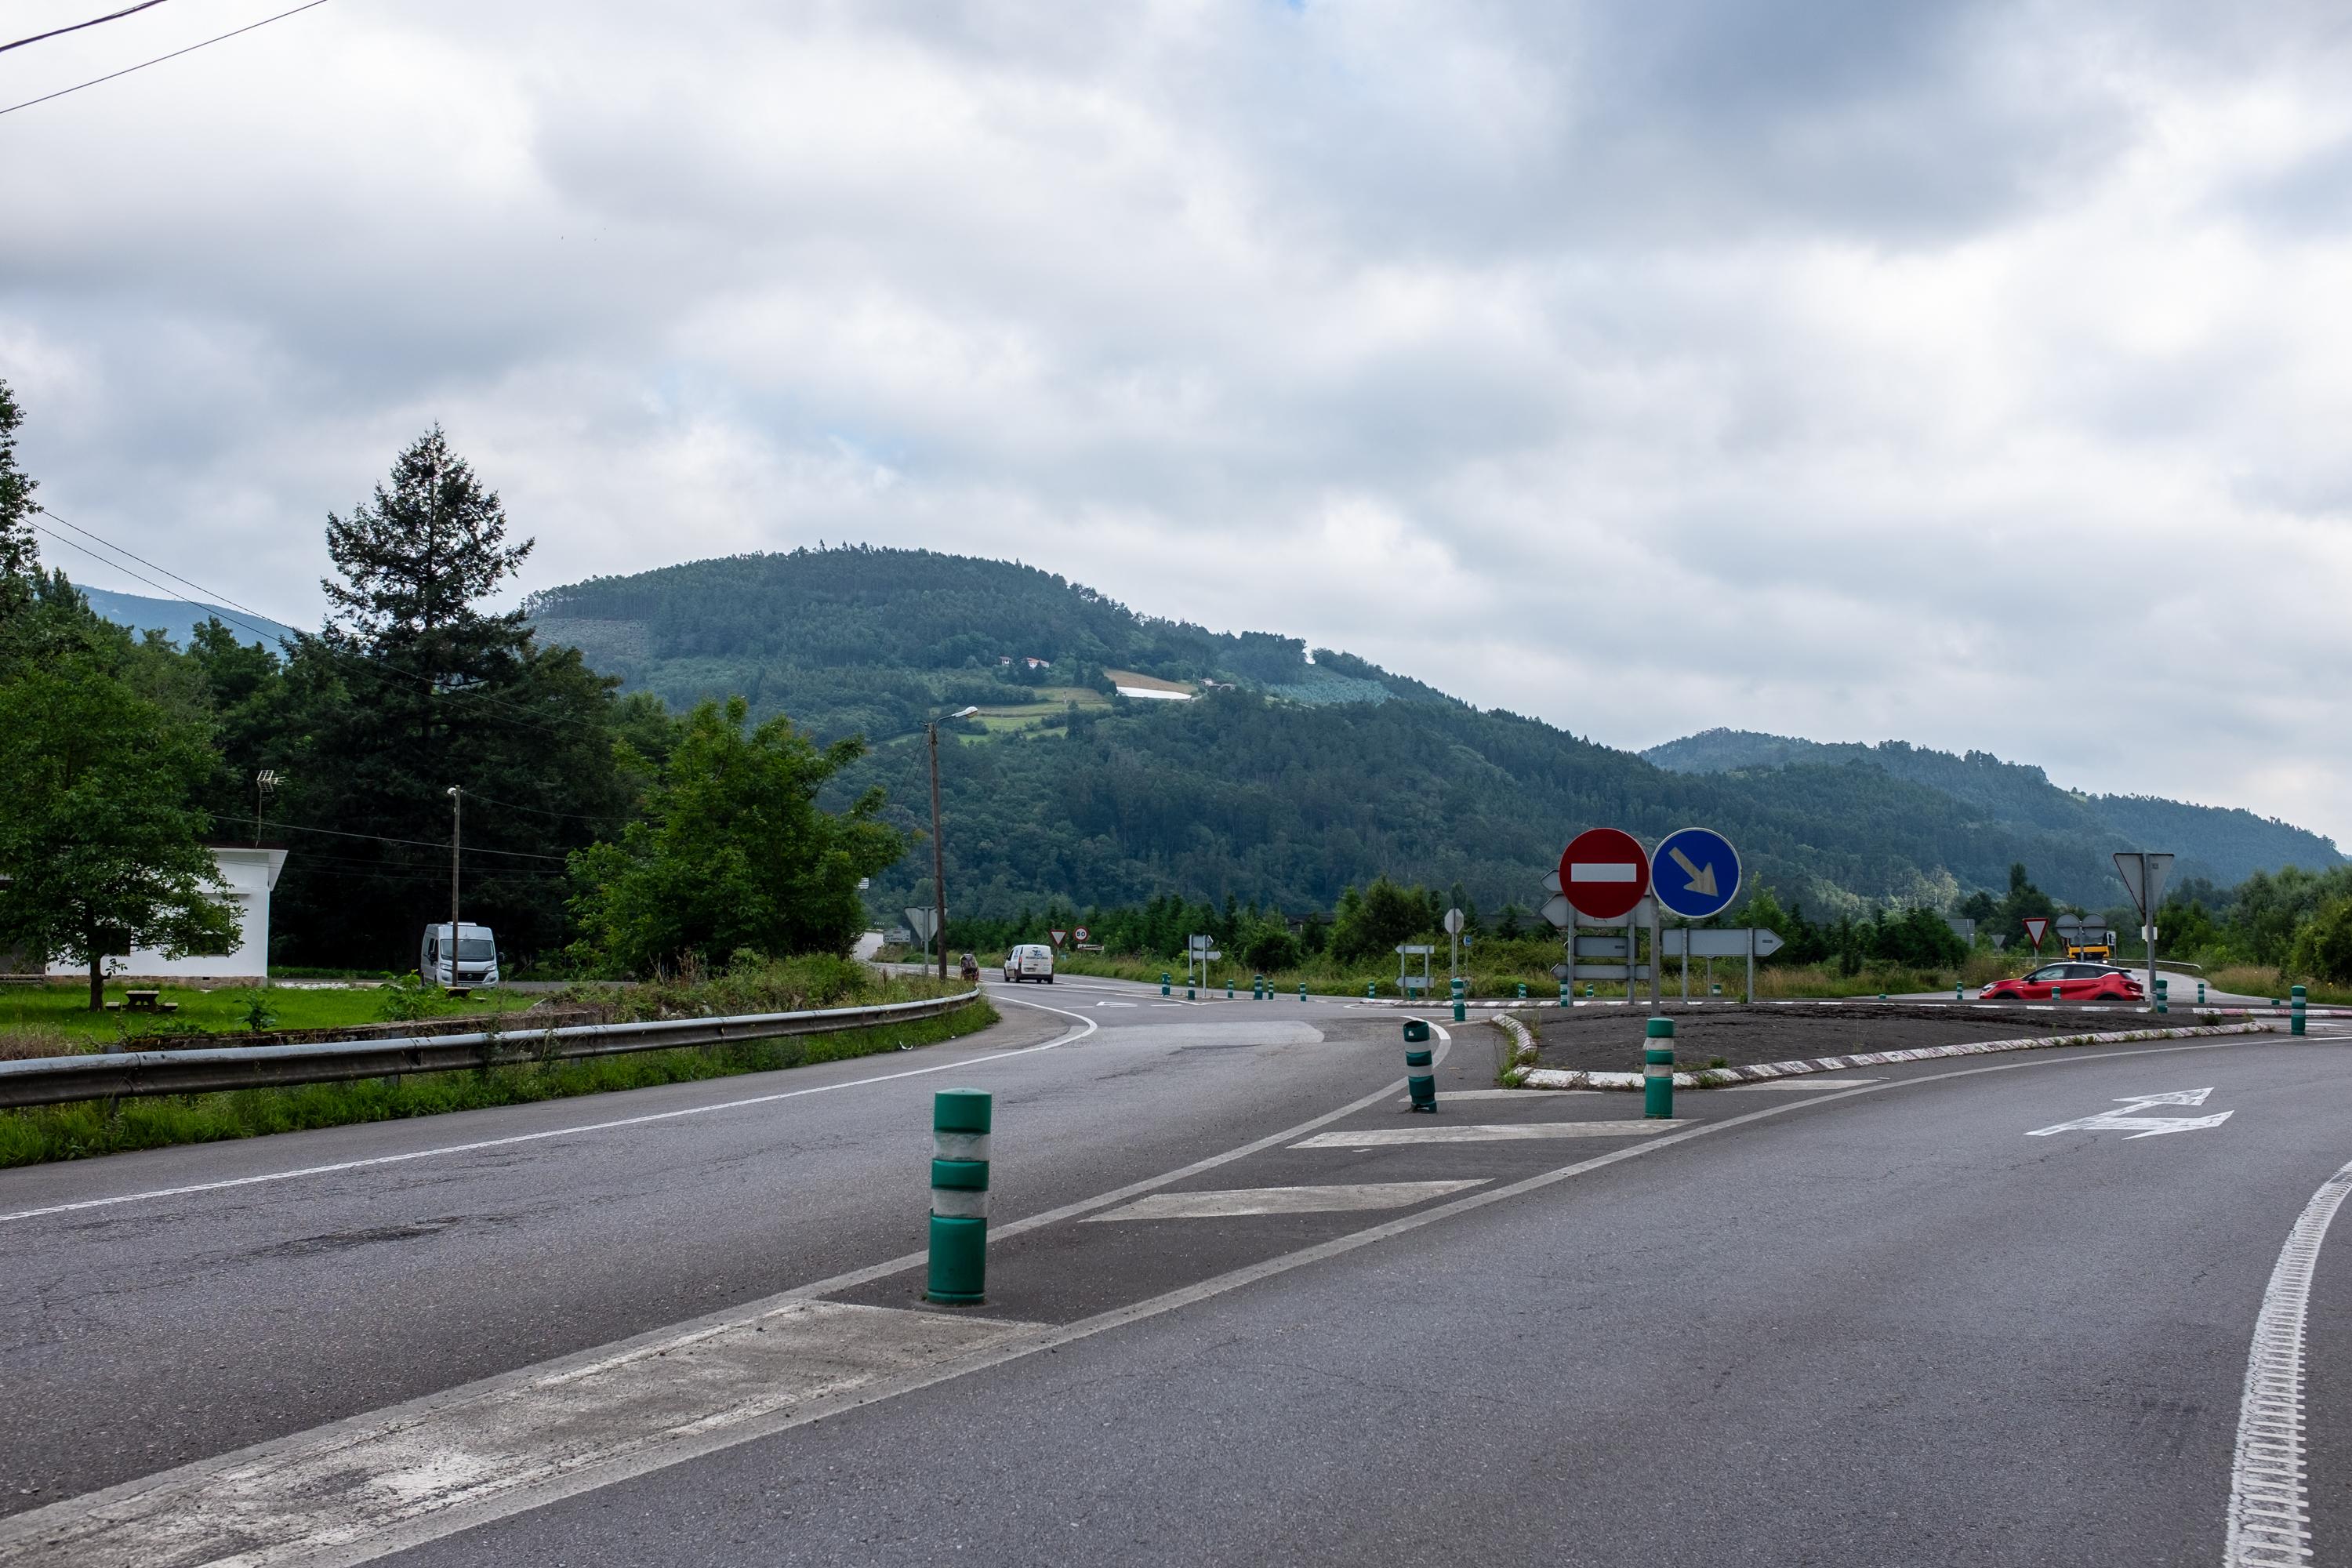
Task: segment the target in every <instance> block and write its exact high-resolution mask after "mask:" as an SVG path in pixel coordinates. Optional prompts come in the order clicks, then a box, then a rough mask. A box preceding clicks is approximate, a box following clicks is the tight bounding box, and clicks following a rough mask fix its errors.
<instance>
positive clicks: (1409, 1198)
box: [1084, 1176, 1494, 1225]
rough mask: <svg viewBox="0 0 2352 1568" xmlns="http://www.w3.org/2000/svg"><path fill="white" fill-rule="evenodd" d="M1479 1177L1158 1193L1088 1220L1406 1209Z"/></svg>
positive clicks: (1480, 1181) (1483, 1180) (1476, 1183)
mask: <svg viewBox="0 0 2352 1568" xmlns="http://www.w3.org/2000/svg"><path fill="white" fill-rule="evenodd" d="M1492 1180H1494V1178H1493V1177H1491V1176H1480V1177H1477V1178H1475V1179H1474V1180H1470V1181H1454V1182H1358V1183H1355V1184H1352V1185H1348V1186H1332V1187H1243V1188H1238V1189H1235V1190H1233V1191H1229V1192H1218V1193H1154V1194H1151V1195H1150V1197H1145V1198H1138V1199H1137V1200H1136V1201H1135V1202H1133V1203H1131V1204H1129V1205H1127V1206H1126V1207H1124V1208H1115V1209H1113V1210H1111V1211H1110V1212H1109V1213H1108V1214H1095V1215H1087V1217H1086V1220H1085V1222H1084V1223H1086V1224H1087V1225H1103V1224H1107V1223H1108V1222H1109V1221H1111V1220H1119V1219H1230V1218H1232V1217H1234V1215H1256V1214H1339V1213H1342V1212H1347V1211H1351V1210H1356V1209H1402V1208H1411V1207H1412V1205H1415V1204H1420V1203H1427V1202H1428V1201H1429V1200H1430V1199H1432V1198H1442V1197H1444V1196H1446V1195H1447V1194H1451V1193H1459V1192H1465V1191H1467V1190H1468V1189H1469V1188H1472V1187H1483V1186H1485V1185H1486V1184H1487V1183H1488V1182H1490V1181H1492Z"/></svg>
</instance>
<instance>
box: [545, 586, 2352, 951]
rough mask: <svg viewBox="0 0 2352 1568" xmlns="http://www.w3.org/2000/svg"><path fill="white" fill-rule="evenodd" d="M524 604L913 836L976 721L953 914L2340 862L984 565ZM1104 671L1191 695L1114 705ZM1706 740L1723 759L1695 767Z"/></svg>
mask: <svg viewBox="0 0 2352 1568" xmlns="http://www.w3.org/2000/svg"><path fill="white" fill-rule="evenodd" d="M530 613H531V616H532V617H533V622H534V625H535V626H536V627H537V629H538V631H539V633H540V635H541V637H542V638H545V639H548V640H551V641H557V642H571V643H573V644H575V645H576V646H578V647H580V648H581V649H582V650H583V654H584V655H585V657H586V658H587V660H588V662H589V663H590V664H591V665H592V666H593V667H595V668H598V669H600V670H603V671H605V672H607V673H611V674H614V675H619V676H621V677H623V678H624V679H625V680H626V681H627V682H628V683H629V684H630V686H632V687H634V688H642V689H646V690H650V691H652V692H654V693H656V694H657V695H659V696H660V697H662V698H663V699H664V700H666V701H667V702H669V703H670V704H671V705H672V706H674V707H675V706H682V705H685V704H687V703H689V702H691V701H693V700H698V699H699V698H702V697H706V696H718V695H724V694H726V693H728V692H730V691H740V692H741V693H743V694H744V695H745V696H746V697H748V698H749V699H750V700H751V708H752V711H753V712H754V713H755V714H762V715H764V714H769V713H774V712H779V711H781V712H785V713H789V714H790V715H791V716H792V717H793V720H794V721H796V722H798V723H800V724H801V725H803V726H804V727H806V728H807V729H809V730H811V731H814V732H815V734H816V735H817V736H818V737H819V738H820V739H825V740H830V739H833V738H835V737H838V736H840V735H843V734H847V733H851V732H859V733H864V734H866V736H868V737H869V738H870V739H872V740H874V741H875V742H877V752H876V754H875V755H873V756H871V757H869V758H867V759H866V761H864V762H862V763H858V764H856V767H854V768H852V769H851V770H849V771H848V772H847V773H845V775H844V777H843V780H842V781H841V784H842V787H843V788H844V790H845V791H846V790H851V789H856V788H862V787H865V786H866V785H867V784H877V783H878V784H883V785H885V786H886V787H887V790H888V793H889V798H890V800H891V802H892V805H891V807H890V811H891V813H892V815H893V817H894V819H895V820H897V821H898V823H899V824H900V825H902V826H907V827H909V828H918V827H921V826H925V825H926V823H927V820H928V813H927V810H926V809H925V806H924V803H925V801H926V799H927V785H926V784H925V782H924V779H923V775H922V755H921V748H920V747H919V745H917V744H914V743H912V742H911V740H910V736H911V735H912V732H913V731H917V730H918V729H919V727H920V725H921V724H922V723H923V721H925V720H927V719H929V718H931V717H934V716H935V715H938V714H940V713H941V712H944V711H948V710H953V709H957V708H961V707H965V706H976V707H978V708H979V709H981V710H982V711H981V713H980V714H979V715H977V716H975V717H973V718H971V719H966V720H962V721H951V722H950V723H948V724H946V725H944V726H943V730H944V731H945V732H946V733H947V734H949V735H950V736H952V737H953V738H954V739H955V740H956V741H957V742H959V743H958V744H957V745H956V746H955V747H954V748H953V749H951V750H950V751H949V752H947V754H946V755H945V757H944V758H943V761H942V764H941V788H942V792H943V795H944V797H945V801H946V808H947V816H948V822H949V827H948V833H947V844H948V857H949V869H948V876H949V881H950V888H951V889H952V890H953V892H954V894H955V899H956V902H957V905H958V907H959V908H961V909H962V910H966V911H967V912H969V913H973V914H987V913H1002V912H1009V911H1011V910H1013V909H1015V908H1017V907H1018V906H1020V905H1022V904H1024V903H1028V902H1032V901H1034V900H1039V899H1042V898H1050V897H1060V898H1066V899H1069V900H1075V901H1076V902H1078V903H1080V904H1086V903H1097V902H1099V903H1106V904H1108V903H1125V902H1140V901H1143V900H1149V899H1150V898H1152V897H1154V896H1156V895H1158V894H1160V893H1164V892H1172V893H1177V894H1181V895H1184V896H1188V897H1192V898H1205V899H1211V900H1220V901H1222V900H1223V899H1224V898H1226V897H1228V896H1232V897H1234V898H1238V899H1240V900H1244V902H1247V901H1251V900H1264V901H1265V902H1267V903H1269V904H1273V905H1277V906H1280V907H1283V908H1287V909H1293V910H1323V909H1328V908H1330V907H1331V906H1332V904H1333V903H1334V901H1335V900H1337V899H1338V897H1339V893H1340V891H1341V889H1344V888H1345V887H1347V886H1348V885H1349V884H1350V883H1361V882H1363V881H1365V880H1367V879H1370V878H1371V877H1373V876H1375V875H1378V874H1381V873H1383V872H1387V873H1392V874H1395V875H1399V876H1402V877H1405V878H1408V879H1412V880H1415V881H1425V882H1436V883H1450V882H1453V881H1460V882H1461V883H1463V884H1464V886H1465V887H1466V888H1467V889H1470V890H1471V892H1472V893H1473V894H1474V895H1475V897H1476V898H1478V899H1479V900H1481V901H1482V902H1485V903H1486V905H1487V906H1488V907H1494V906H1496V905H1499V904H1500V903H1502V902H1503V901H1505V900H1518V901H1521V902H1527V901H1530V900H1534V899H1536V898H1537V896H1538V880H1539V879H1540V878H1541V876H1542V874H1543V871H1544V870H1545V868H1547V866H1549V864H1550V863H1551V862H1552V861H1553V860H1554V859H1555V858H1557V856H1558V854H1559V845H1560V843H1561V841H1562V840H1563V838H1564V837H1566V835H1568V834H1569V833H1570V832H1573V831H1574V830H1576V829H1577V828H1580V827H1583V826H1591V825H1592V824H1595V823H1614V824H1617V825H1620V826H1624V827H1627V828H1630V829H1632V830H1633V831H1636V832H1639V833H1642V834H1644V835H1648V836H1653V837H1654V836H1656V835H1660V834H1663V833H1665V832H1668V831H1670V830H1672V829H1674V828H1675V827H1679V826H1685V825H1686V824H1689V823H1694V822H1704V823H1706V824H1707V825H1709V826H1715V827H1717V828H1719V829H1721V830H1723V831H1725V832H1727V833H1728V834H1729V835H1730V836H1731V837H1732V838H1733V839H1734V840H1735V841H1736V842H1737V843H1738V844H1739V846H1740V847H1741V849H1742V851H1743V853H1744V854H1745V855H1746V857H1747V858H1748V875H1749V878H1750V879H1751V882H1752V883H1756V884H1759V885H1760V884H1762V883H1770V884H1773V885H1775V886H1777V887H1778V888H1779V889H1780V890H1781V892H1782V894H1783V896H1784V897H1787V898H1790V899H1794V900H1801V901H1803V902H1805V903H1807V904H1808V905H1809V906H1810V907H1811V908H1812V909H1814V910H1820V911H1823V912H1835V911H1837V910H1841V909H1852V908H1855V907H1858V906H1860V905H1862V904H1864V903H1885V902H1890V901H1897V900H1903V901H1911V900H1917V901H1928V902H1934V903H1937V904H1938V905H1944V904H1948V903H1949V902H1950V901H1952V900H1956V899H1957V898H1958V896H1959V895H1960V894H1961V893H1963V892H1965V891H1967V890H1969V889H1978V888H2000V887H2002V886H2005V885H2006V880H2007V877H2008V872H2009V868H2010V867H2011V865H2013V864H2016V863H2018V862H2024V863H2025V864H2027V865H2029V866H2031V867H2032V869H2033V875H2034V877H2035V879H2036V880H2037V881H2039V882H2040V883H2041V885H2042V886H2043V887H2044V888H2046V889H2049V890H2050V891H2051V892H2052V893H2053V895H2055V896H2057V897H2059V898H2061V899H2065V900H2072V901H2076V902H2082V903H2085V904H2088V905H2091V906H2093V907H2097V906H2100V905H2103V904H2105V903H2106V902H2108V901H2111V900H2112V898H2113V896H2114V891H2115V889H2114V873H2113V870H2112V868H2111V867H2110V866H2109V863H2108V858H2107V857H2108V855H2109V853H2110V852H2111V851H2112V850H2113V849H2115V848H2116V847H2124V845H2125V844H2126V840H2129V839H2133V838H2134V837H2135V835H2136V834H2137V833H2138V832H2139V831H2140V830H2141V829H2142V827H2143V826H2145V827H2146V828H2147V830H2150V831H2153V830H2154V829H2155V827H2156V826H2158V825H2157V824H2154V823H2149V822H2145V821H2143V820H2139V819H2135V820H2133V822H2132V824H2131V826H2129V827H2128V829H2126V827H2123V826H2117V824H2118V822H2119V821H2122V820H2123V815H2122V814H2124V813H2125V812H2126V811H2127V810H2130V809H2138V810H2139V811H2140V812H2141V813H2142V817H2143V818H2145V816H2146V815H2147V812H2148V811H2150V810H2152V809H2155V808H2158V807H2162V808H2164V809H2166V810H2168V811H2169V812H2170V813H2172V814H2174V815H2173V816H2171V817H2170V819H2168V820H2167V821H2165V822H2164V823H2163V824H2162V825H2161V826H2162V827H2163V829H2164V831H2165V834H2166V836H2167V838H2166V841H2167V843H2168V845H2170V846H2171V847H2175V848H2176V849H2177V850H2179V852H2180V853H2181V854H2182V857H2183V864H2182V868H2181V872H2182V874H2183V875H2184V876H2186V875H2203V876H2209V877H2211V878H2213V879H2216V880H2223V881H2228V880H2235V879H2239V878H2241V877H2242V876H2244V875H2245V874H2246V873H2247V871H2249V870H2251V869H2253V868H2256V867H2257V866H2267V867H2275V866H2278V865H2281V864H2286V863H2290V862H2298V861H2299V862H2300V863H2303V864H2306V865H2326V864H2334V863H2335V862H2336V859H2337V857H2336V854H2335V851H2334V849H2333V847H2332V846H2328V845H2326V842H2325V841H2324V840H2321V839H2318V838H2316V837H2313V836H2311V835H2309V834H2304V833H2300V832H2299V831H2297V830H2294V829H2292V828H2285V827H2284V826H2280V825H2268V824H2263V823H2261V822H2260V820H2259V819H2256V818H2253V817H2252V816H2249V815H2248V814H2246V813H2242V812H2240V813H2225V812H2210V811H2206V810H2204V809H2203V808H2200V807H2192V806H2181V805H2174V804H2173V803H2168V802H2136V803H2135V802H2117V803H2108V804H2109V805H2112V806H2113V809H2114V812H2115V813H2116V815H2115V816H2110V815H2108V814H2107V811H2106V809H2105V807H2103V806H2102V805H2101V804H2100V803H2096V802H2086V801H2085V800H2084V797H2080V796H2076V795H2070V794H2068V793H2067V792H2065V791H2063V790H2059V789H2056V788H2054V787H2053V786H2052V785H2051V784H2050V783H2049V782H2048V780H2047V779H2046V778H2045V777H2044V776H2043V775H2042V772H2041V770H2039V769H2037V768H2031V767H2022V766H2017V765H2014V764H2010V763H2001V762H2000V761H1999V760H1998V759H1994V758H1990V757H1986V756H1982V755H1980V754H1979V755H1971V756H1969V757H1967V758H1958V757H1951V756H1948V755H1947V754H1945V753H1941V752H1920V751H1916V750H1914V749H1912V748H1909V747H1888V748H1868V747H1853V748H1829V747H1814V746H1812V745H1811V743H1810V742H1778V741H1775V740H1774V738H1772V737H1753V738H1750V737H1742V736H1733V735H1730V732H1727V731H1718V732H1712V733H1711V734H1710V735H1708V736H1700V737H1694V738H1693V740H1692V741H1691V742H1677V745H1680V746H1683V747H1685V752H1683V753H1680V754H1677V755H1675V757H1674V758H1673V759H1672V760H1670V761H1669V763H1668V765H1666V766H1664V767H1661V766H1658V765H1655V763H1654V762H1653V761H1651V760H1645V759H1643V757H1639V756H1635V755H1633V754H1632V753H1630V752H1619V751H1614V750H1612V749H1610V748H1607V747H1603V746H1599V745H1595V744H1592V743H1591V742H1585V741H1581V740H1579V739H1577V738H1576V737H1575V736H1573V735H1570V734H1569V733H1567V732H1565V731H1561V730H1559V729H1556V728H1554V727H1552V726H1551V725H1549V724H1545V723H1541V722H1538V721H1533V720H1528V719H1523V718H1520V717H1517V716H1516V715H1513V714H1510V713H1507V712H1502V711H1499V710H1496V711H1486V712H1482V711H1480V710H1476V709H1474V708H1472V707H1470V706H1469V705H1467V704H1465V703H1463V702H1461V701H1458V700H1454V699H1453V698H1450V697H1447V696H1445V695H1444V693H1442V692H1439V691H1436V690H1434V689H1432V688H1430V687H1428V686H1425V685H1423V684H1422V683H1421V682H1418V681H1415V680H1412V679H1407V678H1404V677H1400V676H1397V675H1393V674H1391V673H1390V672H1388V671H1386V670H1383V669H1381V668H1378V667H1376V666H1373V665H1370V664H1369V663H1366V662H1365V661H1363V660H1360V659H1358V658H1352V657H1351V656H1349V655H1346V654H1343V653H1338V652H1334V651H1332V650H1328V649H1317V650H1315V652H1314V654H1313V656H1312V658H1311V659H1310V658H1309V657H1308V655H1307V650H1306V649H1305V647H1304V646H1303V645H1302V643H1301V642H1300V641H1299V640H1298V639H1297V638H1292V637H1281V636H1276V635H1270V634H1265V633H1244V634H1239V635H1234V634H1226V633H1218V632H1212V631H1208V630H1206V629H1204V628H1202V627H1200V626H1192V625H1190V624H1188V623H1183V622H1177V621H1166V620H1156V619H1152V618H1150V617H1147V616H1139V615H1137V614H1135V613H1134V612H1132V611H1130V610H1129V609H1128V608H1127V607H1126V606H1124V605H1119V604H1118V603H1116V602H1115V601H1113V600H1110V599H1108V598H1105V597H1104V596H1102V595H1098V594H1097V593H1095V592H1094V591H1092V590H1091V589H1087V588H1085V587H1081V586H1078V585H1076V584H1070V583H1067V582H1066V581H1065V580H1063V579H1062V578H1060V577H1057V576H1055V575H1052V574H1047V573H1045V572H1043V571H1040V570H1038V569H1036V568H1034V567H1029V566H1023V565H1018V564H1014V563H1006V562H997V561H981V560H971V559H965V558H961V557H955V556H948V555H940V554H935V553H932V552H922V551H898V550H877V549H870V548H866V547H852V548H842V549H833V550H816V551H810V550H803V551H795V552H792V553H790V554H780V555H754V556H743V557H737V558H733V559H729V560H722V561H702V562H695V563H688V564H686V565H682V566H675V567H669V568H665V569H663V570H661V571H657V572H649V573H645V574H640V575H636V576H632V577H624V578H600V579H597V580H594V581H592V582H589V583H583V584H576V585H574V586H572V587H566V588H559V589H554V590H551V591H549V592H546V593H543V594H541V595H538V596H536V597H535V598H534V599H533V600H532V601H531V603H530ZM1033 660H1043V661H1046V662H1045V667H1043V668H1032V666H1031V661H1033ZM1122 671H1124V672H1132V673H1134V674H1138V675H1142V676H1149V677H1154V678H1157V679H1160V680H1162V681H1166V682H1174V683H1181V684H1183V685H1185V686H1186V687H1188V688H1189V689H1192V691H1193V692H1194V693H1195V694H1196V695H1195V700H1192V701H1185V702H1176V701H1141V700H1135V701H1130V700H1128V699H1125V698H1120V697H1118V696H1116V695H1114V694H1113V693H1114V689H1115V687H1116V686H1117V685H1118V672H1122ZM1211 682H1214V683H1219V685H1221V686H1230V687H1231V688H1232V689H1216V688H1215V687H1213V686H1211V685H1209V684H1207V683H1211ZM1722 736H1729V738H1730V745H1729V747H1728V751H1729V752H1736V753H1737V756H1738V760H1736V761H1733V762H1731V763H1722V762H1721V761H1720V758H1719V756H1717V754H1713V753H1709V752H1707V747H1708V746H1709V745H1712V744H1713V743H1714V742H1716V741H1717V738H1718V737H1722ZM1751 740H1753V741H1769V742H1774V744H1776V745H1779V746H1780V747H1782V748H1784V754H1780V755H1774V756H1769V757H1767V756H1759V755H1758V754H1757V753H1756V752H1755V750H1754V748H1753V747H1752V746H1751V745H1749V744H1748V742H1749V741H1751ZM1670 750H1671V749H1670ZM1717 750H1718V752H1721V751H1724V750H1725V748H1717ZM1759 763H1779V764H1781V765H1764V766H1759ZM1725 767H1728V768H1730V769H1731V770H1732V771H1723V769H1724V768H1725ZM842 798H847V795H846V794H844V795H843V796H842ZM2250 827H2251V828H2252V829H2253V830H2254V831H2252V832H2249V831H2248V829H2249V828H2250ZM927 867H928V858H927V857H924V856H919V855H918V856H913V857H909V858H908V860H906V861H905V862H903V863H901V865H899V866H898V868H894V869H893V870H892V871H890V872H888V873H887V874H885V875H884V876H883V877H881V878H878V879H877V881H876V886H875V888H874V889H873V893H874V897H875V901H876V904H877V908H881V909H890V908H895V907H898V905H900V904H903V903H906V902H908V901H911V900H912V898H913V896H914V894H915V892H916V890H917V888H918V886H919V884H920V883H921V882H922V881H923V879H924V878H925V876H926V875H927Z"/></svg>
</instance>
